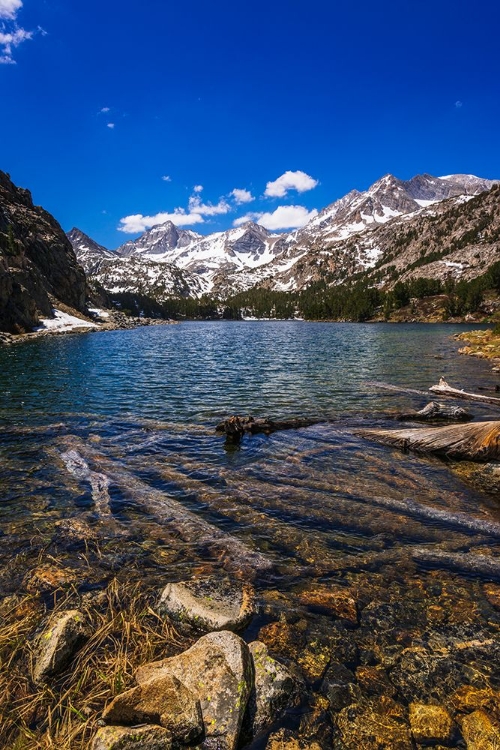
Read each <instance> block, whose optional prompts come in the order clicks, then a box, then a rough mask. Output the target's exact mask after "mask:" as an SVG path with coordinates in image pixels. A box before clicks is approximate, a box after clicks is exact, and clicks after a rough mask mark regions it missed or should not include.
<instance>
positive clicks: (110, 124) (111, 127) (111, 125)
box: [108, 122, 115, 130]
mask: <svg viewBox="0 0 500 750" xmlns="http://www.w3.org/2000/svg"><path fill="white" fill-rule="evenodd" d="M114 127H115V123H114V122H108V128H110V129H111V130H113V129H114Z"/></svg>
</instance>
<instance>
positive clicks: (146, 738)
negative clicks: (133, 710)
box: [90, 724, 173, 750]
mask: <svg viewBox="0 0 500 750" xmlns="http://www.w3.org/2000/svg"><path fill="white" fill-rule="evenodd" d="M172 747H173V745H172V735H171V734H170V732H169V731H168V729H164V728H163V727H158V726H148V725H147V724H146V725H143V726H141V727H101V729H99V731H98V732H97V734H96V736H95V737H94V740H93V742H92V745H91V748H90V750H171V748H172Z"/></svg>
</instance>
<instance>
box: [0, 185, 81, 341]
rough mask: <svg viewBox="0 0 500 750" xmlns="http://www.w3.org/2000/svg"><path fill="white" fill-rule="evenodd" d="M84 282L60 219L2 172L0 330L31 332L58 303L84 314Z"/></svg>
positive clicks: (0, 199)
mask: <svg viewBox="0 0 500 750" xmlns="http://www.w3.org/2000/svg"><path fill="white" fill-rule="evenodd" d="M85 292H86V280H85V274H84V271H83V269H82V268H81V267H80V266H79V265H78V263H77V260H76V256H75V253H74V251H73V248H72V247H71V244H70V242H69V240H68V239H67V237H66V235H65V234H64V232H63V230H62V228H61V227H60V226H59V224H58V223H57V221H56V220H55V219H54V218H53V217H52V216H51V215H50V214H49V213H47V212H46V211H44V210H43V209H42V208H40V207H39V206H34V205H33V201H32V199H31V194H30V192H29V191H28V190H23V189H22V188H18V187H16V186H15V185H14V184H13V183H12V182H11V180H10V178H9V176H8V175H7V174H5V173H4V172H0V330H2V331H10V332H12V333H21V332H23V331H30V330H31V329H32V328H33V327H34V326H35V325H36V324H37V323H38V320H39V317H40V316H42V317H51V316H52V309H53V307H54V302H55V301H59V302H61V303H63V304H65V305H68V306H69V307H71V308H72V309H74V310H78V311H80V312H85Z"/></svg>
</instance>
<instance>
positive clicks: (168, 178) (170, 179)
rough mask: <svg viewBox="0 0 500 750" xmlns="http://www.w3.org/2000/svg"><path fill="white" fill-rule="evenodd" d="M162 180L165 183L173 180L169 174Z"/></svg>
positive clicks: (163, 176)
mask: <svg viewBox="0 0 500 750" xmlns="http://www.w3.org/2000/svg"><path fill="white" fill-rule="evenodd" d="M161 179H162V180H163V182H172V178H171V177H170V175H168V174H164V175H162V178H161Z"/></svg>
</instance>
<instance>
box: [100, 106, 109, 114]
mask: <svg viewBox="0 0 500 750" xmlns="http://www.w3.org/2000/svg"><path fill="white" fill-rule="evenodd" d="M110 111H111V107H103V108H102V109H100V110H99V114H100V115H105V114H106V112H110Z"/></svg>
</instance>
